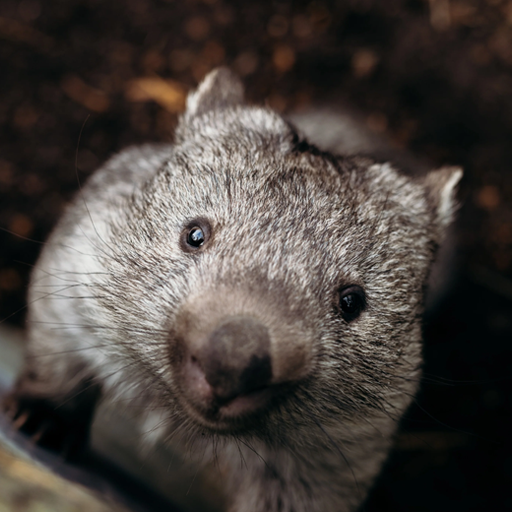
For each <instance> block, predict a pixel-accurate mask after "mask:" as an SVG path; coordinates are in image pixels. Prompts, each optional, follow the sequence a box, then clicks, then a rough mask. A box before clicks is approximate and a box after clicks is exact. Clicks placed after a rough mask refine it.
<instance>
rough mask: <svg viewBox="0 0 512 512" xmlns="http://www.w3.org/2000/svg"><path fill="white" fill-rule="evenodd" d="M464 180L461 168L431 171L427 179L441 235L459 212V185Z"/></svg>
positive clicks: (427, 187)
mask: <svg viewBox="0 0 512 512" xmlns="http://www.w3.org/2000/svg"><path fill="white" fill-rule="evenodd" d="M461 178H462V169H461V168H460V167H441V169H437V170H435V171H431V172H429V173H428V174H427V176H426V177H425V182H424V183H425V186H426V189H427V193H428V196H429V198H430V201H431V204H432V205H433V206H434V208H435V214H434V215H435V220H436V223H437V225H438V227H439V229H440V233H439V234H440V235H441V236H443V234H444V231H445V230H446V228H447V227H448V226H449V225H450V223H451V222H452V220H453V217H454V214H455V212H456V211H457V208H458V204H457V200H456V197H455V196H456V192H457V185H458V183H459V181H460V179H461Z"/></svg>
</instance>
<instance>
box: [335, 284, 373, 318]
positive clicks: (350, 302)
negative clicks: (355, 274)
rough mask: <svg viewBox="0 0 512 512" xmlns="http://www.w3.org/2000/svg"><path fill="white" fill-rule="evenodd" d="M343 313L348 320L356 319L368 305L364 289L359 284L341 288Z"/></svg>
mask: <svg viewBox="0 0 512 512" xmlns="http://www.w3.org/2000/svg"><path fill="white" fill-rule="evenodd" d="M339 293H340V309H341V315H342V316H343V318H344V319H345V320H346V321H347V322H351V321H352V320H355V319H356V318H357V317H358V316H359V315H360V314H361V311H363V310H364V308H365V307H366V297H365V294H364V291H363V289H362V288H361V287H359V286H347V287H346V288H342V289H341V290H340V292H339Z"/></svg>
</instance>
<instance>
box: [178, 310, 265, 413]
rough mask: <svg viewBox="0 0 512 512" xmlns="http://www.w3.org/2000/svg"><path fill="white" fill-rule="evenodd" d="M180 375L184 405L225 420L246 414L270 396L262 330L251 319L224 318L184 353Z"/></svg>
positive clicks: (258, 324)
mask: <svg viewBox="0 0 512 512" xmlns="http://www.w3.org/2000/svg"><path fill="white" fill-rule="evenodd" d="M183 371H184V375H183V376H184V380H185V385H186V388H187V394H188V396H189V399H191V401H192V403H195V404H196V406H199V408H200V409H201V410H203V411H204V412H207V411H210V412H214V413H215V411H217V413H219V412H220V414H221V415H222V416H224V417H225V419H227V418H228V417H231V418H238V417H240V416H244V415H247V414H248V413H252V412H254V411H256V410H258V409H260V408H261V407H262V406H264V405H265V404H266V403H267V401H268V398H269V396H270V395H271V392H270V391H269V389H268V386H269V384H270V382H271V380H272V362H271V356H270V334H269V332H268V329H267V328H266V327H265V325H263V324H262V323H261V322H260V321H258V320H256V319H254V318H251V317H246V316H234V317H230V318H227V319H226V320H224V321H222V322H221V323H220V324H219V325H217V326H216V327H215V328H213V330H212V331H211V332H210V333H209V334H208V335H207V336H205V338H204V339H203V341H202V342H201V343H199V344H197V345H195V346H193V347H190V349H189V353H188V355H187V357H186V361H185V365H184V368H183Z"/></svg>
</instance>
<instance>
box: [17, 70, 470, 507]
mask: <svg viewBox="0 0 512 512" xmlns="http://www.w3.org/2000/svg"><path fill="white" fill-rule="evenodd" d="M460 177H461V171H460V170H459V169H454V168H444V169H441V170H439V171H433V172H431V173H429V174H428V175H427V177H426V178H422V179H412V178H409V177H406V176H404V175H401V174H400V173H399V172H398V171H397V170H395V169H394V168H393V167H392V166H391V165H390V164H388V163H384V164H381V163H377V162H375V161H372V160H371V159H369V158H363V157H357V156H333V155H331V154H329V153H325V152H322V151H319V150H317V149H316V148H315V147H314V146H311V145H310V144H309V143H307V142H306V141H305V140H303V139H302V138H301V137H300V136H299V135H297V132H296V130H295V129H294V128H293V127H292V126H291V125H290V124H289V123H288V122H286V121H285V120H283V119H282V118H281V117H280V116H279V115H278V114H276V113H275V112H273V111H272V110H270V109H268V108H261V107H252V106H248V105H246V104H245V103H244V100H243V88H242V85H241V84H240V82H239V80H238V79H237V78H236V77H234V76H233V75H232V74H231V73H230V72H229V71H227V70H225V69H219V70H216V71H214V72H212V73H210V74H209V75H208V76H207V77H206V78H205V80H204V81H203V82H202V84H201V85H200V86H199V88H198V89H197V90H196V91H195V92H193V93H191V94H190V95H189V98H188V101H187V110H186V112H185V114H184V115H183V116H182V119H181V121H180V124H179V127H178V129H177V132H176V140H175V143H174V144H173V145H147V146H142V147H136V148H130V149H127V150H125V151H123V152H121V153H120V154H118V155H117V156H114V157H113V158H112V159H111V160H109V161H108V162H107V163H106V164H105V165H104V166H103V167H102V168H101V169H100V170H99V171H97V172H96V173H95V174H94V175H93V176H92V177H91V179H90V180H89V182H88V183H87V185H86V186H85V187H84V189H83V190H82V191H81V192H80V194H79V195H78V196H77V198H76V199H75V201H74V203H73V204H72V205H71V206H70V207H69V209H68V210H67V212H66V214H65V216H64V217H63V219H62V220H61V222H60V223H59V225H58V227H57V228H56V229H55V231H54V233H53V234H52V236H51V238H50V240H49V241H48V244H47V245H46V247H45V248H44V251H43V253H42V255H41V258H40V260H39V262H38V264H37V267H36V269H35V271H34V274H33V278H32V284H31V287H30V293H29V304H30V313H29V322H28V326H29V345H28V354H27V359H26V368H25V371H24V373H23V375H22V376H21V377H20V379H19V381H18V384H17V386H16V389H15V390H14V392H13V395H12V397H11V398H12V399H13V400H14V401H16V400H18V403H22V402H23V401H24V400H25V401H26V400H28V399H30V400H32V401H33V400H41V401H48V402H49V403H52V404H60V403H66V404H68V406H69V408H70V409H73V408H75V409H76V410H79V409H81V408H83V407H84V404H83V403H81V400H80V397H81V396H83V395H84V394H83V393H82V394H81V393H80V392H79V390H80V389H83V387H84V383H95V384H97V385H99V386H100V387H101V393H102V397H103V399H105V400H111V401H115V400H119V401H121V400H122V401H124V402H125V403H131V404H139V405H141V406H143V408H144V410H145V411H146V412H145V414H144V415H143V417H140V418H139V420H140V422H141V425H142V426H141V429H142V430H146V431H148V430H149V431H151V435H152V436H153V437H156V438H158V439H164V440H169V441H170V440H172V442H173V443H174V444H175V445H176V444H178V445H181V446H182V447H183V451H184V452H185V453H187V454H190V456H191V457H193V458H195V459H196V462H197V464H199V465H201V464H205V463H206V462H207V461H209V460H210V459H212V458H214V459H215V460H216V461H217V462H218V467H219V471H222V473H223V481H224V482H225V493H226V496H227V501H228V503H229V507H228V508H229V511H230V512H292V511H293V512H306V511H307V512H312V511H318V512H329V511H333V512H334V511H336V512H348V511H354V510H356V509H357V507H358V506H359V505H360V504H361V503H362V501H363V500H364V498H365V496H366V493H367V491H368V489H369V487H370V486H371V484H372V482H373V480H374V478H375V477H376V475H377V474H378V472H379V470H380V468H381V466H382V464H383V462H384V460H385V457H386V455H387V453H388V451H389V449H390V446H391V443H392V438H393V435H394V432H395V430H396V427H397V423H398V421H399V420H400V418H401V417H402V415H403V413H404V411H405V410H406V408H407V407H408V406H409V404H410V403H411V400H412V399H413V397H414V394H415V392H416V390H417V386H418V380H419V376H420V367H421V361H422V358H421V318H422V312H423V302H424V293H425V286H426V282H427V279H428V275H429V272H430V267H431V264H432V261H433V259H434V257H435V254H436V250H437V247H438V246H439V244H440V243H441V242H442V240H443V236H444V233H445V230H446V228H447V226H448V225H449V224H450V222H451V220H452V217H453V214H454V211H455V201H454V191H455V187H456V185H457V183H458V181H459V179H460ZM198 225H199V226H204V229H203V231H204V234H205V236H206V235H207V236H208V239H207V242H206V243H205V244H204V245H203V246H201V247H199V248H197V250H195V249H193V248H190V247H189V246H187V245H186V241H185V242H183V240H184V239H183V236H184V235H183V233H185V235H186V233H187V232H188V231H187V229H190V226H198ZM347 287H352V288H349V289H355V290H357V294H359V295H358V296H361V297H362V296H363V295H362V294H364V300H363V299H361V300H360V310H361V311H359V310H358V311H357V313H358V314H357V315H356V318H354V319H352V318H349V319H348V320H347V318H345V317H344V315H343V314H342V311H341V310H340V293H342V292H341V291H342V290H346V289H347ZM356 298H357V297H356ZM233 319H234V320H233ZM248 319H250V320H248ZM247 325H250V326H251V327H250V328H248V327H246V326H247ZM226 326H227V327H226ZM240 326H241V327H240ZM244 329H245V331H244ZM249 331H250V332H249ZM256 331H257V332H258V334H257V335H256V334H251V333H254V332H256ZM226 332H228V334H229V335H232V334H233V333H235V334H236V336H235V338H236V337H237V336H238V338H237V339H240V340H242V338H244V340H245V341H244V342H243V343H245V345H244V344H243V343H242V341H240V344H239V345H237V342H236V341H235V342H233V343H232V342H231V341H226V340H228V338H229V336H227V335H226V334H225V333H226ZM239 333H242V334H239ZM244 336H245V337H244ZM251 336H252V337H251ZM230 339H231V338H229V340H230ZM212 340H214V341H215V343H213V341H212ZM219 340H220V341H219ZM223 343H224V345H222V344H223ZM240 346H241V347H243V350H240ZM219 347H221V348H222V350H223V352H222V353H221V352H219V351H220V348H219ZM237 347H238V348H237ZM248 351H249V352H250V353H249V352H248ZM253 352H254V353H253ZM205 354H206V355H205ZM212 361H213V362H212ZM239 361H243V362H239ZM254 361H256V363H254ZM262 361H263V362H262ZM210 363H211V364H210ZM228 363H229V364H228ZM253 363H254V364H256V366H255V368H256V370H255V371H253V370H251V372H252V373H250V375H249V377H250V379H249V378H248V377H247V375H246V374H247V372H246V373H245V374H244V373H243V372H244V371H245V370H247V369H248V368H249V366H250V365H253ZM226 365H228V366H229V365H231V366H229V369H226V368H227V366H226ZM251 368H253V367H252V366H251ZM269 372H270V373H269ZM217 374H219V375H221V376H222V377H223V378H224V377H225V376H226V375H227V376H228V377H229V379H231V380H229V379H228V380H222V386H224V385H225V386H228V387H227V388H222V389H223V390H224V391H223V392H225V389H228V388H229V393H231V394H230V395H229V396H228V394H226V395H225V397H224V396H223V397H221V392H220V391H218V389H220V387H219V388H218V389H217V388H216V387H215V386H216V385H217V384H216V383H217V381H216V380H215V378H216V375H217ZM242 374H244V375H245V377H240V375H242ZM205 375H206V377H205ZM212 375H213V376H212ZM263 375H264V376H263ZM217 376H218V375H217ZM246 377H247V378H246ZM205 379H206V380H207V381H208V382H206V381H205ZM244 379H245V380H244ZM247 379H249V380H247ZM251 379H252V380H251ZM255 379H256V380H255ZM253 381H254V382H256V384H254V382H253ZM248 382H250V384H247V383H248ZM226 383H227V384H226ZM219 386H221V384H219ZM230 386H231V387H230ZM244 386H245V387H244ZM247 386H250V388H248V387H247ZM225 393H228V392H227V391H226V392H225ZM94 396H96V395H94ZM226 397H227V398H226ZM233 397H234V398H233ZM221 398H222V400H221ZM19 407H21V406H19ZM88 407H89V408H88V410H92V409H91V407H90V406H89V405H88ZM72 413H73V411H72V410H71V412H70V414H72ZM241 460H243V464H242V465H241Z"/></svg>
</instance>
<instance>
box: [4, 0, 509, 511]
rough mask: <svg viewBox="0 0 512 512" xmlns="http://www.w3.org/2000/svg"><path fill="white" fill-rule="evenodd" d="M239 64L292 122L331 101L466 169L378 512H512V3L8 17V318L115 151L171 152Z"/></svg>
mask: <svg viewBox="0 0 512 512" xmlns="http://www.w3.org/2000/svg"><path fill="white" fill-rule="evenodd" d="M221 64H225V65H228V66H230V67H231V68H232V69H234V70H236V71H237V72H238V73H239V74H240V75H241V76H242V77H243V79H244V82H245V83H246V86H247V94H248V97H249V98H250V99H251V100H252V101H257V102H264V101H266V102H268V104H270V105H271V106H272V107H274V108H276V109H277V110H279V111H282V112H285V113H286V112H288V111H291V110H293V109H296V108H300V107H303V106H305V105H308V104H310V103H313V102H315V101H318V100H320V99H322V98H325V97H336V98H338V99H339V100H340V101H343V102H345V103H347V104H350V105H353V106H354V107H355V108H357V109H359V110H360V111H361V112H362V113H363V116H364V119H366V123H367V125H368V127H369V128H370V129H371V130H373V131H375V132H377V133H384V134H386V135H387V136H389V137H390V138H391V140H392V143H393V145H395V146H396V147H403V148H407V149H409V150H411V151H412V152H414V153H415V154H417V155H418V156H420V157H421V158H423V159H426V160H428V161H430V162H432V165H433V166H434V165H441V164H446V163H449V164H457V165H461V166H463V167H464V170H465V176H464V179H463V183H462V187H461V194H460V195H461V199H462V201H463V206H462V209H461V212H460V220H459V222H458V225H457V231H458V237H459V254H458V268H457V272H456V274H457V275H456V276H455V279H454V283H453V286H452V289H451V291H450V292H449V294H448V295H447V296H446V298H445V299H444V301H443V302H442V303H439V304H438V305H437V308H436V309H435V311H433V312H432V314H431V315H430V316H429V318H428V319H427V322H426V327H425V333H426V350H425V354H426V378H425V383H424V385H423V390H422V392H421V394H420V397H419V398H418V400H417V403H416V405H415V406H414V407H413V409H412V410H411V411H410V413H409V414H408V417H407V418H406V420H405V421H404V424H403V427H402V430H401V431H402V434H401V436H400V439H399V443H398V446H397V449H396V450H395V451H394V453H393V455H392V457H391V459H390V462H389V464H388V467H387V469H386V471H385V472H384V474H383V476H382V478H381V480H380V481H379V483H378V485H377V487H376V488H375V490H374V492H373V494H372V496H371V497H370V500H369V502H368V504H367V506H366V508H365V510H367V511H369V512H370V511H385V510H390V511H391V510H392V511H394V512H399V511H404V512H405V511H407V512H411V511H418V512H420V511H432V512H433V511H436V512H443V511H447V512H448V511H450V512H455V511H459V510H460V511H463V510H464V511H470V510H471V511H473V510H475V511H477V510H478V511H480V510H482V511H483V510H487V509H488V507H489V503H490V502H491V501H494V502H496V499H498V500H499V503H500V506H499V507H497V508H496V510H506V509H512V497H511V496H510V493H509V492H508V489H509V487H510V482H511V479H512V453H511V448H512V441H511V437H510V432H511V431H512V428H511V427H512V403H511V398H510V397H511V396H512V381H511V378H512V357H511V355H512V348H511V347H512V315H511V306H512V170H511V169H510V168H509V167H510V163H511V162H512V143H511V141H510V136H511V134H512V1H508V0H459V1H454V0H380V1H378V0H346V1H341V0H339V1H337V2H328V1H323V2H322V1H307V2H298V1H295V2H292V1H289V0H275V1H255V0H252V1H245V2H242V1H239V2H235V1H231V2H229V1H227V0H187V1H185V0H125V1H121V0H110V1H101V0H73V1H70V0H52V1H48V2H43V1H42V0H1V2H0V70H1V71H0V228H1V229H3V230H4V231H0V318H5V319H7V320H6V321H7V322H12V323H17V324H21V323H22V322H23V320H24V304H25V291H26V287H27V282H28V275H29V272H30V268H31V265H32V264H33V263H34V261H35V259H36V257H37V254H38V252H39V250H40V241H43V240H44V239H45V237H46V236H47V235H48V233H49V231H50V229H51V227H52V226H53V225H54V224H55V222H56V220H57V219H58V217H59V215H60V213H61V212H62V210H63V208H64V206H65V205H66V203H67V202H68V201H69V200H70V198H71V197H72V196H73V194H74V193H75V192H76V190H77V188H78V182H79V181H80V182H83V181H84V180H85V179H86V178H87V176H88V175H89V174H90V173H91V172H92V171H93V170H94V169H95V168H96V167H97V166H98V165H99V164H100V163H101V162H102V161H104V160H105V159H106V158H107V157H108V156H109V155H111V154H112V153H113V152H115V151H117V150H119V149H121V148H123V147H125V146H127V145H129V144H134V143H140V142H144V141H166V140H170V139H171V138H172V133H173V129H174V127H175V125H176V121H177V115H178V113H179V111H180V110H181V109H182V108H183V102H184V98H185V93H186V91H187V90H188V89H189V88H191V87H193V86H194V85H196V84H197V82H198V80H200V78H201V77H202V76H203V75H204V74H205V73H206V72H207V71H208V70H210V69H212V68H213V67H215V66H217V65H221Z"/></svg>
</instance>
